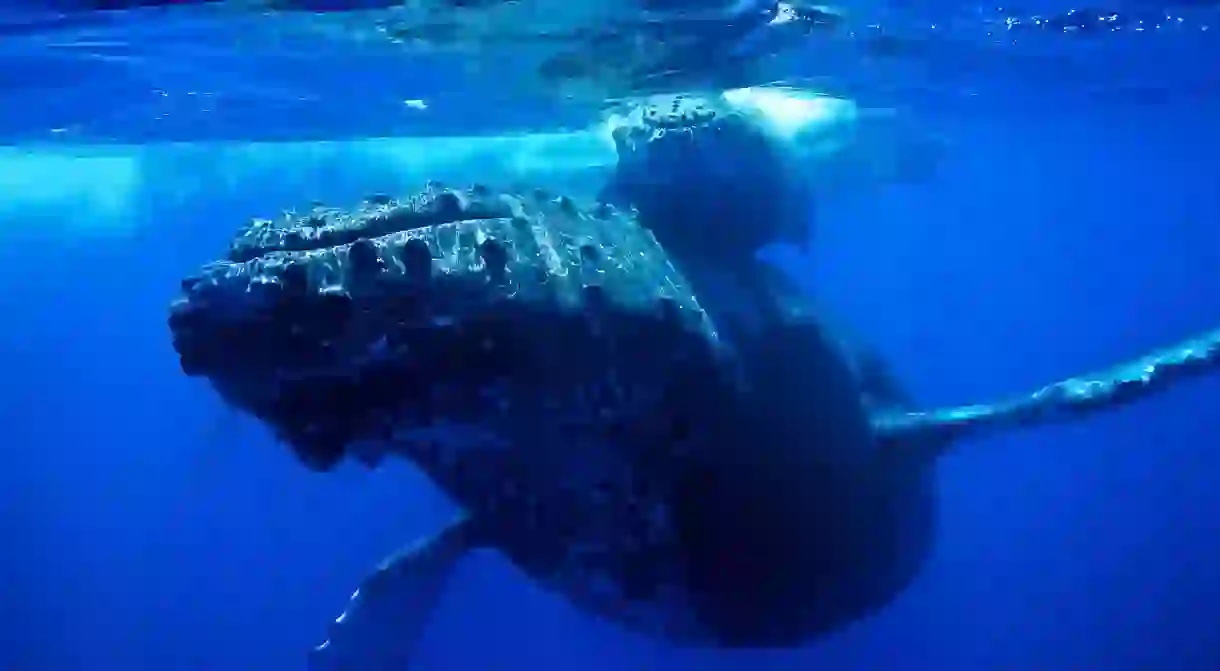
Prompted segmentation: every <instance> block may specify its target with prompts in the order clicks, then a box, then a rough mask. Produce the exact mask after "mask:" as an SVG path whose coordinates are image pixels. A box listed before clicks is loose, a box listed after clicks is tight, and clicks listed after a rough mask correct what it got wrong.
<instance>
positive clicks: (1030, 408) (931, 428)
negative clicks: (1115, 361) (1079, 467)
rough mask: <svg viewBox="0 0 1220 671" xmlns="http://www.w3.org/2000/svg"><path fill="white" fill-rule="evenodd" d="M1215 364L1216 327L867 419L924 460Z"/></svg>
mask: <svg viewBox="0 0 1220 671" xmlns="http://www.w3.org/2000/svg"><path fill="white" fill-rule="evenodd" d="M1218 369H1220V328H1218V329H1216V330H1214V331H1210V332H1207V333H1204V334H1202V335H1200V336H1197V337H1194V338H1191V339H1189V340H1185V341H1183V342H1180V343H1178V344H1176V345H1173V346H1170V347H1166V348H1163V349H1159V350H1156V351H1154V352H1152V353H1150V354H1146V355H1144V356H1141V357H1139V358H1136V359H1133V360H1131V361H1128V362H1126V363H1123V364H1120V365H1118V366H1114V367H1111V368H1108V369H1106V370H1102V371H1098V372H1094V373H1090V374H1086V375H1079V376H1075V377H1071V378H1068V379H1065V380H1060V381H1058V382H1055V383H1052V384H1048V385H1046V386H1044V387H1041V388H1039V389H1037V390H1035V391H1032V392H1029V393H1026V394H1022V395H1017V396H1013V397H1010V398H1007V399H1004V400H1001V401H998V402H994V403H982V404H972V405H961V406H954V407H947V408H939V409H934V410H928V411H918V412H896V413H888V414H884V413H883V414H879V415H876V416H875V417H874V418H873V427H874V430H875V432H876V433H877V435H878V437H879V438H880V439H881V440H882V441H883V442H885V443H886V444H889V445H894V446H898V447H900V448H902V449H908V448H910V449H911V450H914V451H919V450H924V451H926V454H925V455H918V456H920V457H921V458H924V459H927V460H929V461H930V460H933V459H935V458H936V457H938V456H940V454H942V453H943V452H944V451H945V449H946V448H947V446H948V445H950V444H952V443H953V442H955V441H957V440H958V439H961V438H965V437H973V436H977V435H981V434H984V433H986V432H987V431H1000V430H1005V429H1014V428H1022V427H1033V426H1039V425H1042V424H1049V423H1052V422H1060V421H1065V420H1073V419H1077V418H1081V417H1085V416H1087V415H1090V414H1092V413H1094V412H1097V411H1099V410H1108V409H1111V408H1115V407H1117V406H1121V405H1124V404H1126V403H1130V402H1132V401H1138V400H1140V399H1143V398H1147V397H1148V396H1151V395H1152V394H1155V393H1157V392H1159V391H1161V390H1163V389H1165V388H1167V387H1169V386H1171V385H1173V384H1175V383H1177V382H1179V381H1181V380H1184V379H1189V378H1193V377H1195V376H1197V375H1200V374H1203V373H1208V372H1214V371H1216V370H1218Z"/></svg>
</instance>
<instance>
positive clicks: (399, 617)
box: [308, 516, 474, 671]
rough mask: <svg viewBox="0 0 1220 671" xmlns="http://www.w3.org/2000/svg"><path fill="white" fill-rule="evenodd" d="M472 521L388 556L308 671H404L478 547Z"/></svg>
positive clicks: (453, 525)
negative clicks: (452, 580)
mask: <svg viewBox="0 0 1220 671" xmlns="http://www.w3.org/2000/svg"><path fill="white" fill-rule="evenodd" d="M471 526H472V525H471V521H470V518H469V517H466V516H462V517H461V518H459V519H457V520H455V521H454V522H452V523H451V524H450V525H449V526H448V527H446V528H445V529H443V530H441V531H440V532H439V533H437V534H436V535H434V536H431V537H429V538H426V539H423V540H421V541H417V542H415V543H412V544H410V545H408V546H406V547H404V548H402V549H400V550H398V551H397V552H395V553H394V554H392V555H390V556H389V557H387V558H386V559H385V560H383V561H382V562H381V564H380V565H379V566H378V567H377V570H375V571H373V572H372V573H370V574H369V575H367V576H365V578H364V579H363V580H362V581H361V582H360V586H359V587H358V588H357V589H356V591H355V593H353V594H352V596H351V600H350V601H349V602H348V605H347V608H346V609H345V610H344V611H343V614H342V615H340V616H339V617H338V618H336V619H335V621H334V622H333V623H332V624H331V625H330V627H329V631H328V632H327V634H328V635H327V640H326V641H325V642H324V643H322V644H321V645H319V646H318V647H316V648H314V649H313V651H312V652H311V653H310V657H309V665H308V669H309V671H340V670H345V669H361V671H402V670H403V669H407V668H410V660H411V656H412V654H413V653H414V651H415V647H416V643H417V642H418V641H419V639H420V637H421V635H422V634H423V632H424V629H425V628H426V627H427V626H428V622H429V620H430V619H431V615H432V612H433V611H434V610H435V608H436V605H437V604H438V603H439V602H440V599H441V595H442V594H443V593H444V590H445V586H446V585H447V584H448V582H449V577H450V576H451V575H452V574H453V569H454V568H455V567H456V566H457V563H458V561H459V560H460V559H461V558H462V557H464V556H466V553H467V552H468V551H469V550H470V549H471V548H472V547H473V546H474V543H473V540H472V534H471Z"/></svg>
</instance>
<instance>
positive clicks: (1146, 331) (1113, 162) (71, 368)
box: [0, 83, 1220, 671]
mask: <svg viewBox="0 0 1220 671" xmlns="http://www.w3.org/2000/svg"><path fill="white" fill-rule="evenodd" d="M1027 84H1028V83H1027ZM1216 118H1220V115H1218V114H1217V110H1216V109H1215V107H1214V106H1212V104H1211V103H1209V102H1207V101H1206V100H1204V101H1201V102H1200V101H1198V100H1189V101H1186V102H1182V103H1174V102H1169V103H1164V104H1157V105H1132V104H1113V105H1103V104H1101V103H1096V104H1083V103H1081V102H1080V101H1079V100H1075V102H1073V103H1072V104H1062V105H1056V104H1055V103H1054V99H1049V100H1048V99H1045V98H1044V99H1038V98H1037V97H1036V92H1031V91H1030V90H1029V87H1028V85H1027V86H1026V87H1024V88H1022V89H1021V93H1020V95H1017V94H1015V93H1014V94H1012V95H1010V96H1009V97H1007V98H1004V97H999V98H997V97H991V98H988V99H987V102H977V101H976V102H969V101H968V100H965V99H960V100H958V101H957V102H952V103H951V102H944V103H943V104H940V105H939V106H937V108H936V109H935V110H932V113H930V114H928V116H927V119H928V123H930V124H933V125H935V126H937V127H938V129H939V130H941V131H944V132H945V133H946V134H947V135H948V137H949V139H950V140H951V149H950V151H949V152H948V154H947V156H946V159H945V163H944V165H943V166H942V170H941V172H940V173H939V175H938V176H937V177H936V179H935V180H934V181H933V182H931V183H929V184H925V185H921V186H917V187H892V188H889V189H886V190H884V191H883V192H880V193H877V194H873V195H870V196H869V197H868V198H864V197H861V198H858V199H853V200H846V201H839V202H836V203H834V204H833V205H832V206H829V207H828V208H827V209H826V211H825V212H823V213H822V222H821V231H820V233H819V248H818V250H817V252H816V254H815V258H814V259H811V260H810V259H804V260H797V259H796V258H794V257H793V256H791V255H786V254H781V255H780V256H781V258H782V259H783V261H784V263H785V265H786V266H787V267H788V268H789V269H790V270H791V271H792V272H793V273H795V274H796V275H798V276H799V277H800V278H801V279H802V280H804V281H808V282H809V285H810V286H811V287H814V290H815V291H816V292H817V293H818V294H819V295H820V296H823V297H824V298H825V299H826V300H827V302H829V303H830V304H832V305H833V306H834V307H835V308H837V309H838V310H839V311H840V312H842V313H843V314H844V315H845V317H846V318H847V319H849V320H850V321H851V322H852V324H853V325H854V326H856V327H858V328H859V330H861V331H863V332H864V333H866V334H868V335H869V336H870V337H871V338H873V339H874V340H875V341H876V342H877V343H878V344H879V345H880V346H881V347H882V349H883V351H884V352H885V353H886V354H887V355H889V356H890V357H891V358H892V359H893V361H894V362H895V366H896V368H897V370H898V371H899V373H900V375H901V376H902V377H903V378H904V379H905V380H907V381H908V382H909V384H910V385H911V386H912V388H913V389H915V390H916V391H917V393H918V395H919V397H920V398H921V399H923V400H925V401H927V402H958V401H969V400H978V399H980V398H985V397H989V396H991V395H996V394H1002V393H1005V392H1009V391H1016V390H1021V389H1024V388H1026V387H1028V386H1031V385H1034V384H1038V383H1041V382H1045V381H1048V380H1050V379H1052V378H1055V377H1058V376H1063V375H1067V374H1070V373H1074V372H1079V371H1081V370H1082V369H1085V368H1091V367H1096V366H1103V365H1106V364H1108V363H1112V362H1115V361H1117V360H1120V359H1123V358H1125V357H1129V356H1132V355H1135V354H1138V353H1140V352H1142V351H1144V350H1146V349H1148V348H1151V347H1154V346H1157V345H1159V344H1167V343H1169V342H1171V341H1174V340H1176V339H1178V338H1180V337H1183V336H1186V335H1188V334H1190V333H1193V332H1195V331H1199V330H1202V329H1205V328H1211V327H1214V326H1215V325H1216V324H1217V322H1220V272H1218V271H1217V269H1218V268H1220V244H1218V242H1220V232H1218V230H1217V228H1216V223H1217V221H1220V165H1217V161H1216V156H1217V152H1218V150H1220V130H1218V129H1217V128H1216V125H1215V123H1214V119H1216ZM12 165H23V164H10V165H9V166H8V167H6V166H5V164H4V162H3V161H0V170H12V169H15V168H13V167H12ZM81 165H86V164H84V163H82V164H81ZM157 165H158V166H159V169H158V170H156V171H155V172H154V173H153V174H150V175H147V176H146V177H147V178H146V179H145V180H144V181H143V182H142V183H140V184H138V185H137V186H136V187H133V188H136V189H137V190H136V191H135V193H134V202H135V203H136V206H135V207H134V209H131V210H124V211H122V213H121V215H120V219H121V223H122V224H123V227H122V229H121V230H118V229H115V228H113V226H112V224H113V223H114V222H113V221H109V220H107V221H102V220H101V219H98V221H96V222H94V224H95V225H92V226H90V225H88V224H89V223H90V222H91V221H92V219H91V216H92V215H91V212H89V211H87V210H84V209H82V208H83V207H84V206H83V205H80V204H78V203H74V202H70V201H68V200H54V199H47V200H44V201H43V202H42V203H41V204H39V205H38V206H34V205H28V206H26V205H23V206H22V207H0V213H3V217H4V221H3V228H2V229H0V257H2V258H0V286H3V287H4V289H3V291H0V314H3V315H4V316H5V320H6V324H7V328H5V329H4V330H3V331H2V332H0V361H2V362H3V365H4V373H5V375H4V384H3V385H2V386H0V422H3V424H2V425H3V427H4V432H3V434H2V435H3V439H2V440H3V450H4V456H5V459H4V462H3V468H0V542H2V543H3V544H2V545H0V669H3V670H4V671H9V670H10V669H11V670H13V671H27V670H34V671H42V670H46V671H68V670H77V669H80V670H89V671H95V670H98V669H116V670H117V669H126V670H134V669H157V670H174V671H178V670H182V671H188V670H189V671H193V670H207V671H215V670H218V669H223V670H224V671H246V670H250V671H255V670H257V671H279V670H285V671H287V670H289V669H299V668H301V662H302V657H303V655H302V653H303V651H304V650H306V649H307V648H308V647H309V646H310V645H312V644H313V643H315V642H317V640H319V637H320V635H321V634H322V632H323V630H324V625H325V623H326V622H327V621H328V620H329V619H330V618H331V617H333V616H334V615H335V614H337V613H338V611H339V609H340V608H341V607H342V605H343V603H344V602H345V600H346V598H347V595H348V594H349V593H350V590H351V588H352V586H353V585H354V583H355V582H356V580H357V579H358V577H359V576H360V575H361V574H362V573H363V572H364V571H365V570H366V569H368V568H369V567H370V566H371V565H372V564H373V563H374V562H375V561H376V560H377V559H378V558H379V557H380V556H381V555H383V554H385V553H386V552H388V551H389V550H391V549H393V548H394V547H396V546H397V545H398V544H400V543H402V542H404V541H406V540H408V539H410V538H412V537H414V536H416V535H419V534H424V533H427V532H429V531H430V530H432V529H434V528H436V525H437V524H439V523H440V522H442V521H443V520H445V519H446V518H447V516H448V514H449V512H450V509H449V507H448V503H447V502H446V501H445V500H444V499H443V498H442V497H441V496H440V495H439V494H438V493H437V492H436V491H434V490H433V489H431V488H430V487H429V486H428V485H427V484H426V483H425V482H423V481H422V479H421V478H420V477H419V476H418V475H417V474H415V473H414V472H412V470H411V469H410V468H409V467H407V466H405V465H389V466H387V467H385V468H384V469H383V470H381V471H379V472H376V473H367V472H362V471H359V470H357V469H347V470H343V471H340V472H338V473H335V474H331V475H326V476H321V475H315V474H311V473H308V472H306V471H305V470H304V469H303V468H301V467H300V466H298V465H297V464H296V463H295V462H293V460H292V459H291V457H290V456H289V455H288V454H287V451H286V450H284V449H282V448H280V447H278V446H276V445H275V444H274V443H273V442H272V441H271V440H270V439H269V438H268V436H267V435H266V434H265V433H264V432H263V431H262V429H261V428H259V427H258V426H256V425H254V424H253V423H252V422H251V421H249V420H247V419H245V418H242V417H238V416H235V415H233V414H231V413H230V412H228V411H226V410H224V409H223V408H221V407H220V405H219V403H218V401H216V400H215V398H214V396H213V395H212V394H211V393H210V390H208V389H207V388H206V387H205V386H204V385H203V384H201V383H199V382H197V381H192V380H188V379H186V378H185V377H184V376H182V374H181V373H180V372H179V370H178V369H177V363H176V359H175V355H174V353H173V351H172V349H171V347H170V344H169V335H168V330H167V328H166V326H165V318H166V307H167V305H168V302H169V301H170V300H171V299H172V297H173V296H174V293H175V290H176V287H177V282H178V279H179V278H180V277H181V276H182V275H184V274H186V273H188V272H190V271H191V269H192V268H194V267H195V266H196V265H197V264H199V263H202V262H204V261H206V260H208V259H209V258H211V257H213V256H214V255H216V254H217V252H219V251H220V250H221V249H222V248H223V245H224V244H225V242H226V239H227V236H228V235H229V234H230V233H231V231H232V230H234V228H235V227H236V226H238V225H239V224H240V223H241V221H243V220H244V219H245V218H246V217H248V216H251V215H266V214H270V213H273V212H275V211H278V210H279V209H280V208H281V207H285V206H291V205H294V204H299V203H302V202H305V201H308V200H311V199H313V198H324V199H328V200H332V201H336V202H341V201H351V200H354V199H356V198H358V197H360V196H361V195H363V191H362V190H361V189H362V187H363V186H364V184H366V183H367V184H368V186H369V188H370V190H378V189H379V188H384V187H383V186H381V185H382V184H384V182H385V180H386V179H387V178H386V175H385V174H384V170H383V169H380V168H379V167H378V166H367V165H351V166H348V167H347V168H345V170H344V174H343V175H340V176H336V175H331V176H329V177H328V178H326V179H325V180H323V179H319V180H318V182H319V183H317V184H316V185H314V186H313V187H312V188H311V189H310V190H309V192H304V191H302V192H300V193H296V192H295V191H296V188H297V187H294V188H293V189H287V188H285V187H283V186H282V185H280V186H277V185H275V184H271V183H263V182H250V183H239V184H236V185H233V184H230V185H224V186H222V185H220V184H219V183H211V182H209V181H208V180H210V179H214V178H215V175H214V173H210V172H200V171H193V170H192V168H193V164H192V162H190V161H183V162H181V164H179V165H169V164H167V163H165V162H162V163H158V164H157ZM171 168H172V169H171ZM362 172H367V173H369V175H368V178H367V179H363V178H362V175H361V173H362ZM47 179H48V180H54V179H56V176H55V175H49V176H48V177H47ZM103 179H105V178H104V177H103V176H102V175H101V174H99V175H98V180H103ZM179 182H180V183H179ZM8 183H10V184H11V182H8ZM379 183H380V184H379ZM0 184H6V182H4V181H0ZM182 184H191V186H192V189H191V190H189V192H187V193H186V195H181V194H182V189H181V188H179V187H181V186H182ZM357 185H360V186H357ZM8 188H10V189H13V191H11V192H10V193H9V194H4V193H2V192H0V199H4V200H5V201H11V202H15V203H26V202H27V200H28V199H26V200H23V199H21V198H20V196H21V195H22V194H21V193H18V187H12V186H10V187H8ZM52 190H53V189H52ZM68 191H69V192H70V191H71V190H70V189H69V190H68ZM288 191H292V193H286V192H288ZM173 193H178V194H179V197H177V198H171V197H169V196H168V195H167V194H173ZM98 216H99V217H100V216H101V215H98ZM107 226H111V227H110V228H107ZM1218 401H1220V380H1217V379H1207V380H1200V381H1196V382H1191V383H1188V384H1183V385H1181V387H1180V388H1177V389H1174V390H1172V391H1171V392H1169V393H1166V394H1164V395H1163V396H1161V397H1160V398H1157V399H1155V400H1152V401H1149V402H1144V403H1141V404H1139V405H1137V406H1135V407H1132V408H1129V409H1125V410H1123V411H1121V412H1115V413H1112V414H1109V415H1107V416H1103V417H1098V418H1096V419H1092V420H1090V421H1087V422H1084V423H1080V424H1077V425H1072V426H1064V427H1057V428H1051V429H1046V430H1039V431H1030V432H1023V433H1019V434H1013V435H1010V436H1004V437H1000V438H996V439H992V440H986V441H978V442H974V443H970V444H963V445H962V446H961V448H960V449H959V450H958V451H957V452H955V453H954V454H952V455H951V456H949V457H948V458H946V459H945V460H944V462H943V464H942V466H941V469H940V470H941V474H942V479H941V480H942V481H941V488H942V491H943V494H944V502H945V505H944V511H943V515H942V528H941V532H940V544H939V546H938V548H937V550H936V553H935V556H934V558H933V560H932V561H931V563H930V564H929V566H928V567H927V570H926V571H925V573H924V574H923V576H922V577H921V578H920V579H919V581H918V582H917V583H916V584H915V585H914V586H913V587H912V588H911V589H910V590H909V591H908V592H907V593H906V594H905V595H904V596H903V597H902V598H901V599H899V600H898V601H897V602H896V603H894V604H893V605H892V606H891V607H890V608H888V609H887V610H885V611H884V612H883V613H881V614H880V615H878V616H877V617H875V618H872V619H870V620H868V621H865V622H862V623H860V624H859V625H857V626H854V627H852V628H850V629H849V630H846V631H844V632H843V633H841V634H839V635H836V636H834V637H831V638H829V639H827V640H824V641H820V642H818V643H817V644H815V645H811V646H810V647H809V648H808V649H807V650H801V651H792V652H783V653H759V654H724V653H716V652H681V651H674V650H670V649H668V648H666V647H664V646H662V645H659V644H656V643H653V642H651V641H647V640H643V639H640V638H636V637H633V636H630V635H627V634H624V633H621V632H619V631H617V630H615V629H612V628H610V627H609V626H607V625H603V624H601V623H598V622H595V621H590V620H588V619H586V618H584V617H583V616H581V615H579V614H577V613H575V612H574V611H573V610H572V609H571V608H570V607H569V606H567V605H566V604H565V603H563V602H562V601H560V600H559V599H557V598H555V597H553V596H550V595H547V594H543V593H541V592H539V591H538V590H537V589H536V588H534V587H532V586H531V585H530V584H529V583H528V582H526V581H525V580H524V579H523V578H522V577H521V576H520V575H518V574H517V573H516V572H515V571H514V570H513V569H511V568H510V567H509V566H507V565H506V563H505V562H504V561H503V560H501V559H499V558H497V557H494V556H479V557H477V558H474V559H472V560H471V561H470V562H469V563H468V564H467V565H465V566H463V568H462V570H461V573H460V575H459V577H458V578H457V579H456V580H455V581H454V583H453V587H452V590H451V593H450V594H449V595H448V597H447V598H446V599H445V601H444V603H443V606H442V609H441V611H440V612H439V613H438V614H437V617H436V620H435V624H434V626H433V627H432V629H431V630H430V631H429V634H428V636H427V639H426V641H425V644H424V649H423V650H422V651H421V664H420V667H419V668H421V669H513V668H540V669H561V668H583V669H590V670H598V669H607V670H609V669H625V668H626V669H639V670H641V671H644V670H649V669H671V670H675V669H676V670H682V669H713V670H716V669H751V670H754V669H758V670H760V671H762V670H766V669H776V670H779V669H784V670H787V669H932V668H936V669H945V670H949V671H955V670H963V671H964V670H973V669H988V670H990V669H995V670H1002V669H1035V668H1037V669H1049V670H1064V671H1067V670H1076V669H1107V670H1119V671H1125V670H1128V669H1130V670H1134V669H1174V670H1176V671H1214V669H1216V668H1220V414H1218V413H1217V405H1218V403H1217V402H1218Z"/></svg>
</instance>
